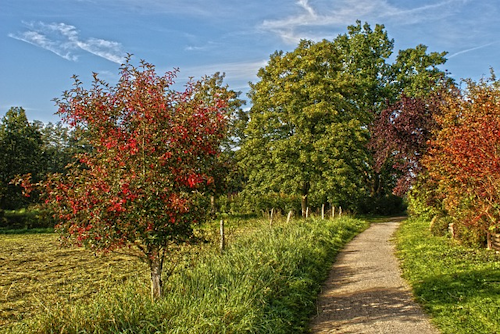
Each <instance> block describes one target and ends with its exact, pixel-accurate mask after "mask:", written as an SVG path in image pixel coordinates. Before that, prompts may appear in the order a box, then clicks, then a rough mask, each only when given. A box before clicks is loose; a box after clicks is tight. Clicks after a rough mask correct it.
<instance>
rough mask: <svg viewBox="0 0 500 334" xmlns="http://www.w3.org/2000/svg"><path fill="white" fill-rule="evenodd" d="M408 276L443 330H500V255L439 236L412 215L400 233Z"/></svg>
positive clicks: (403, 265) (417, 294)
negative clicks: (467, 246)
mask: <svg viewBox="0 0 500 334" xmlns="http://www.w3.org/2000/svg"><path fill="white" fill-rule="evenodd" d="M397 248H398V255H399V257H400V259H401V260H402V267H403V272H404V277H405V278H406V279H408V281H409V282H410V284H411V286H412V287H413V289H414V292H415V295H416V298H417V300H418V301H419V302H420V303H421V304H422V305H423V307H424V308H425V310H426V311H427V313H429V314H430V316H431V317H432V320H433V322H434V323H435V324H436V326H437V327H438V328H439V329H440V330H441V331H442V333H454V334H458V333H488V334H491V333H500V255H498V254H496V253H495V252H493V251H488V250H485V249H481V250H478V249H471V248H466V247H463V246H460V245H457V244H456V243H455V242H453V241H452V240H450V239H449V238H446V237H434V236H431V234H430V232H429V222H425V221H418V220H410V221H407V222H405V223H403V225H402V226H401V228H400V230H399V231H398V234H397Z"/></svg>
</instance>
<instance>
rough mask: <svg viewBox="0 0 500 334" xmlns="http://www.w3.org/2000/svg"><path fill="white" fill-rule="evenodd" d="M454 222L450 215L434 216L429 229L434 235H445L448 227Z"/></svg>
mask: <svg viewBox="0 0 500 334" xmlns="http://www.w3.org/2000/svg"><path fill="white" fill-rule="evenodd" d="M452 222H453V220H452V219H451V218H450V217H442V216H434V218H432V220H431V223H430V226H429V229H430V231H431V233H432V235H434V236H439V237H442V236H445V235H446V234H447V233H448V227H449V226H450V224H451V223H452Z"/></svg>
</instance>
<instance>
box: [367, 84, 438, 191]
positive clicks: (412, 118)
mask: <svg viewBox="0 0 500 334" xmlns="http://www.w3.org/2000/svg"><path fill="white" fill-rule="evenodd" d="M438 101H439V95H437V94H436V95H434V96H429V97H426V98H424V97H410V96H406V95H402V96H401V97H400V99H399V100H398V101H397V102H396V103H394V104H392V105H390V106H388V107H387V108H386V109H384V110H383V111H382V112H381V113H380V115H378V116H377V117H376V119H375V122H374V124H373V126H372V128H371V133H372V138H371V141H370V147H371V148H372V149H373V151H374V158H375V169H376V171H377V172H379V171H380V170H381V169H382V168H387V167H391V166H392V168H393V169H392V171H393V177H394V178H397V183H396V186H395V188H394V190H393V192H394V193H395V194H396V195H399V196H401V195H403V194H405V193H407V192H408V191H409V190H410V189H411V186H412V185H413V184H414V182H415V180H416V178H417V176H418V175H419V174H420V172H421V171H422V162H421V160H422V157H423V156H424V154H425V153H426V151H427V148H428V141H429V139H431V138H432V134H433V131H434V130H435V129H436V127H437V124H436V122H435V120H434V116H435V115H436V114H437V113H438V112H439V109H438V106H439V104H438Z"/></svg>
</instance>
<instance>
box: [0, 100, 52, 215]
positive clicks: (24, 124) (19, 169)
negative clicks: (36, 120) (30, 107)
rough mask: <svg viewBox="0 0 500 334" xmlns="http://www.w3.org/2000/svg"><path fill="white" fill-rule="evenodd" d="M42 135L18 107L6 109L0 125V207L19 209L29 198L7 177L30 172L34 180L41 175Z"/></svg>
mask: <svg viewBox="0 0 500 334" xmlns="http://www.w3.org/2000/svg"><path fill="white" fill-rule="evenodd" d="M42 170H43V168H42V135H41V133H40V130H39V127H38V126H36V124H32V123H30V122H29V121H28V118H27V117H26V112H25V110H24V109H23V108H21V107H13V108H10V109H9V111H7V113H6V114H5V116H4V117H3V118H2V121H1V124H0V188H1V189H2V190H3V191H2V194H1V196H0V208H2V209H19V208H21V207H24V206H26V205H28V203H29V201H28V200H27V199H26V198H25V197H23V196H22V189H21V188H20V187H18V186H16V185H14V184H11V180H12V179H13V178H14V177H15V176H16V175H20V174H27V173H31V174H32V175H33V178H34V179H35V180H39V179H40V178H41V174H42Z"/></svg>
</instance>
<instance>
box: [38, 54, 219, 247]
mask: <svg viewBox="0 0 500 334" xmlns="http://www.w3.org/2000/svg"><path fill="white" fill-rule="evenodd" d="M121 74H122V76H121V79H120V80H119V81H118V84H117V85H116V86H114V87H111V86H109V85H107V84H106V83H104V82H103V81H101V80H98V79H97V77H96V78H95V82H94V85H93V86H92V88H91V89H90V90H88V91H87V90H85V89H83V87H82V85H81V83H79V82H78V81H77V82H76V84H75V88H74V89H73V90H71V91H68V92H66V94H65V95H64V98H63V99H62V100H58V101H57V103H58V106H59V114H60V115H61V116H62V117H63V118H64V120H65V121H66V122H67V123H68V124H69V125H70V126H74V127H78V128H79V129H81V130H82V131H83V133H84V136H85V139H86V140H87V141H88V145H89V146H90V147H92V150H91V152H90V153H88V154H84V155H81V156H80V157H79V161H80V163H81V165H79V166H77V165H75V166H73V167H72V168H71V169H70V170H68V175H67V176H65V177H62V176H61V175H59V176H53V177H52V178H50V179H49V180H48V181H47V183H46V192H45V199H46V201H47V204H48V205H49V206H51V208H52V209H53V210H54V211H55V212H56V215H57V216H58V217H59V218H60V219H61V225H60V227H61V229H62V230H64V231H66V232H67V233H68V234H70V235H75V236H76V241H77V243H84V244H85V243H90V244H91V245H92V247H94V248H95V249H103V250H109V249H112V248H115V247H121V246H123V245H125V244H126V243H129V244H131V243H136V242H139V243H141V244H142V245H147V244H148V243H151V242H153V243H162V242H166V241H167V240H175V239H176V238H182V237H185V235H184V234H186V233H189V231H190V228H189V226H190V225H191V223H192V221H194V220H198V221H199V220H202V218H203V217H202V215H203V212H204V210H201V209H199V208H198V207H197V206H198V205H199V204H198V203H199V202H201V201H198V200H197V197H196V196H200V194H201V193H202V192H203V191H204V190H205V187H206V186H207V185H208V184H210V183H211V182H213V177H211V176H210V173H211V171H212V166H211V161H213V158H214V157H215V156H216V155H217V154H218V152H219V146H220V140H221V138H223V137H224V136H225V133H226V123H227V115H226V109H225V108H226V107H227V105H228V103H227V101H226V100H224V99H222V98H220V97H216V94H217V88H213V89H214V90H213V92H212V95H204V91H203V86H202V84H200V83H196V82H189V83H188V84H187V85H186V88H185V90H184V91H181V92H177V91H173V90H171V89H170V86H171V85H172V84H173V79H174V77H175V75H176V72H167V73H166V74H165V75H163V76H158V75H157V74H156V73H155V69H154V66H152V65H150V64H148V63H145V62H144V63H143V64H142V66H141V67H140V68H135V67H133V66H132V65H130V64H129V63H127V64H125V65H124V66H123V68H122V73H121ZM221 89H222V88H221ZM226 95H227V94H226ZM172 224H175V225H176V226H179V225H180V226H182V228H181V227H179V228H175V229H173V228H170V227H169V225H172ZM184 225H185V226H184ZM89 226H91V228H90V229H87V228H88V227H89ZM144 249H147V247H146V248H144Z"/></svg>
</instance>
